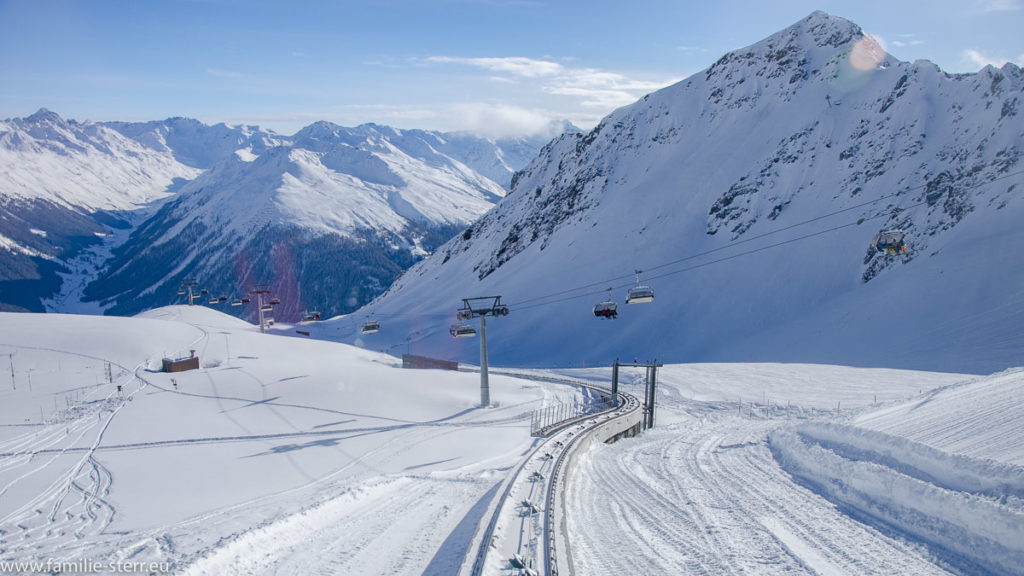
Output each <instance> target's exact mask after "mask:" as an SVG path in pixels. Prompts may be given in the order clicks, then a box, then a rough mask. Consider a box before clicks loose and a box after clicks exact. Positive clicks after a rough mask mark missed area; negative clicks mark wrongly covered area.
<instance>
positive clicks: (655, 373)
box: [650, 360, 658, 428]
mask: <svg viewBox="0 0 1024 576" xmlns="http://www.w3.org/2000/svg"><path fill="white" fill-rule="evenodd" d="M657 382H658V361H657V360H655V361H654V366H651V425H650V428H654V387H655V385H656V384H657Z"/></svg>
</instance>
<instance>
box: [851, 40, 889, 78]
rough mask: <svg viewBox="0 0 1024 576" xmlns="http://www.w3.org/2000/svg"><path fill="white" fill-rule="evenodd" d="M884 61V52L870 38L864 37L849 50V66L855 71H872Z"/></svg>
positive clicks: (876, 42)
mask: <svg viewBox="0 0 1024 576" xmlns="http://www.w3.org/2000/svg"><path fill="white" fill-rule="evenodd" d="M883 60H885V50H884V49H883V48H882V47H881V45H879V44H878V41H877V40H875V39H874V38H872V37H871V36H864V37H863V38H861V39H860V40H858V41H857V43H856V44H854V45H853V49H852V50H850V65H851V66H853V67H854V68H856V69H857V70H863V71H865V72H866V71H868V70H874V69H876V68H878V65H879V64H881V63H882V61H883Z"/></svg>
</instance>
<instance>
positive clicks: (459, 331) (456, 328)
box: [448, 324, 476, 338]
mask: <svg viewBox="0 0 1024 576" xmlns="http://www.w3.org/2000/svg"><path fill="white" fill-rule="evenodd" d="M448 332H450V333H451V335H452V338H472V337H473V336H476V328H473V327H472V326H470V325H469V324H452V325H451V326H449V327H448Z"/></svg>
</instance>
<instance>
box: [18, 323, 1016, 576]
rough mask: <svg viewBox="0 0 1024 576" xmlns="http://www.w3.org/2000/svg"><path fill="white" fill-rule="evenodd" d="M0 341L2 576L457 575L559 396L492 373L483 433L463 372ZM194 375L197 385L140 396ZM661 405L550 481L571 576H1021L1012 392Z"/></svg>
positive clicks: (722, 367)
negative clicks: (91, 575)
mask: <svg viewBox="0 0 1024 576" xmlns="http://www.w3.org/2000/svg"><path fill="white" fill-rule="evenodd" d="M0 322H3V325H4V327H5V330H4V332H3V335H2V336H0V562H3V563H4V564H3V565H2V566H0V569H2V570H3V571H6V572H18V571H21V572H30V571H31V570H32V568H33V567H32V566H30V565H29V564H22V565H15V564H12V563H18V562H37V563H38V564H37V565H36V566H35V568H36V571H37V572H40V571H42V572H47V571H49V572H58V571H63V572H72V571H74V570H85V571H92V572H103V571H110V570H111V568H118V567H120V568H122V569H131V570H134V571H137V572H138V571H141V572H150V571H151V572H169V573H184V574H261V573H279V574H313V573H347V574H456V573H458V572H459V570H460V567H462V568H465V567H466V566H467V565H471V563H469V564H467V563H465V562H464V556H465V554H466V552H467V550H469V549H470V548H471V544H472V543H473V541H474V539H475V538H477V537H478V536H479V535H480V532H481V529H482V528H481V527H482V525H483V524H484V523H485V522H486V520H488V518H487V510H488V505H489V504H491V503H493V501H494V499H495V498H496V497H497V496H498V494H499V487H500V486H501V484H502V482H503V481H504V480H505V479H506V478H508V477H509V476H510V475H511V474H513V473H514V472H515V471H517V469H518V468H519V465H520V464H521V463H522V462H523V461H524V458H525V457H526V456H527V455H528V454H530V453H531V452H533V449H534V448H538V447H539V446H541V445H540V444H539V443H540V442H543V440H535V439H533V438H531V437H530V434H529V432H530V422H531V415H532V412H533V410H535V409H538V408H541V407H543V406H546V405H551V404H552V403H555V402H565V401H572V400H574V399H577V398H579V397H580V396H581V394H580V392H579V391H578V390H577V389H575V388H574V387H571V386H567V385H565V384H559V383H553V382H545V381H540V380H537V381H531V380H524V379H521V378H511V377H506V376H501V375H497V374H492V375H491V378H490V386H491V399H492V404H493V405H492V407H490V408H479V407H478V404H479V380H478V377H477V375H475V374H471V373H456V372H440V371H432V370H431V371H418V370H417V371H413V370H401V369H400V368H398V360H396V359H395V358H394V357H392V356H388V355H384V354H379V353H374V352H369V351H367V350H362V349H357V348H352V347H349V346H345V345H341V344H335V343H328V342H321V341H314V340H307V339H303V338H298V337H296V338H284V337H281V336H277V335H271V334H268V335H264V334H260V333H259V332H258V330H257V329H256V328H255V327H253V326H250V325H248V324H246V323H243V322H241V321H239V320H237V319H234V318H230V317H228V316H225V315H222V314H220V313H217V312H214V311H212V310H209V309H206V308H202V307H193V308H190V307H184V306H182V307H170V308H162V309H158V310H155V311H152V312H149V313H146V314H144V315H142V316H139V317H135V318H113V317H95V316H63V315H52V314H51V315H34V314H0ZM190 350H195V352H196V354H197V355H198V356H199V357H200V360H201V364H202V369H201V370H198V371H190V372H182V373H177V374H166V373H162V372H159V368H160V361H161V359H162V358H163V357H168V356H169V357H179V356H188V355H189V354H190ZM536 373H537V375H538V376H546V377H551V376H565V375H570V376H572V377H573V378H585V379H590V380H593V381H598V382H605V383H606V382H607V381H608V380H609V378H610V371H609V370H608V369H607V368H603V369H602V368H594V369H586V370H539V371H537V372H536ZM641 376H642V373H641V371H639V370H634V369H632V368H624V369H623V371H622V377H621V380H620V382H621V387H622V390H623V391H626V392H629V393H632V394H634V395H637V396H642V393H641V390H640V388H641V387H640V384H639V382H640V380H641ZM658 387H659V388H658V390H659V393H658V398H657V402H658V405H657V414H656V427H655V428H653V429H651V430H649V431H647V432H645V433H643V434H641V435H640V436H638V437H636V438H631V439H625V440H622V441H620V442H618V443H616V444H611V445H604V444H597V445H591V446H588V447H586V448H585V451H584V452H583V453H581V454H579V455H578V457H577V458H576V459H575V464H574V466H573V467H572V468H571V469H570V470H569V471H568V472H567V484H566V485H567V491H566V494H565V503H566V521H567V525H568V527H569V530H568V541H569V543H570V544H571V546H572V549H571V557H572V563H573V567H574V568H575V573H576V574H613V573H615V574H641V573H642V574H675V573H693V574H732V573H741V572H743V573H755V574H814V573H818V574H944V573H966V574H987V573H997V574H998V573H1020V568H1019V566H1021V565H1024V563H1022V562H1020V559H1021V558H1022V549H1024V504H1022V498H1024V468H1022V466H1024V442H1021V438H1022V436H1024V433H1022V429H1021V426H1022V424H1024V413H1022V411H1021V410H1020V402H1021V400H1022V395H1024V372H1022V371H1013V370H1011V371H1007V372H1003V373H999V374H996V375H992V376H987V377H979V376H971V375H958V374H942V373H925V372H915V371H901V370H883V369H857V368H845V367H835V366H821V365H785V364H693V365H671V366H665V367H663V368H662V369H661V370H659V372H658ZM535 537H536V534H535V533H533V534H530V535H529V538H535ZM47 562H49V564H50V566H49V567H47ZM61 562H63V564H60V563H61ZM150 563H153V564H150ZM495 566H501V567H500V568H497V569H495V568H494V567H495ZM463 573H466V571H465V570H464V572H463ZM485 573H501V574H514V573H516V571H515V570H513V569H511V568H509V567H508V566H507V564H505V563H502V562H500V561H499V562H497V563H495V562H493V561H489V562H488V564H487V565H486V567H485ZM563 573H564V570H563Z"/></svg>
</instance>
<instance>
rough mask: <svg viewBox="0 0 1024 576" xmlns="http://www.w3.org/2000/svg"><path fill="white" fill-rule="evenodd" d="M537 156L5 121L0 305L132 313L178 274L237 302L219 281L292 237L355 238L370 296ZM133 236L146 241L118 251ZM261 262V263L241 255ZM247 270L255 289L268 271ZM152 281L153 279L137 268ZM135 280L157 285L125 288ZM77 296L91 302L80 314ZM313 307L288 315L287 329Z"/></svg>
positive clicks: (324, 131)
mask: <svg viewBox="0 0 1024 576" xmlns="http://www.w3.org/2000/svg"><path fill="white" fill-rule="evenodd" d="M541 144H542V141H541V140H538V139H526V138H524V139H508V140H502V141H495V140H489V139H484V138H478V137H474V136H471V135H467V134H442V133H434V132H427V131H421V130H411V131H400V130H395V129H391V128H388V127H385V126H377V125H370V124H368V125H364V126H359V127H355V128H344V127H341V126H337V125H335V124H331V123H329V122H318V123H314V124H312V125H310V126H308V127H307V128H305V129H303V130H301V131H300V132H298V133H297V134H295V135H294V136H290V137H288V136H281V135H278V134H275V133H273V132H268V131H264V130H261V129H259V128H258V127H254V126H234V127H232V126H226V125H224V124H217V125H214V126H207V125H205V124H203V123H201V122H198V121H196V120H192V119H187V118H169V119H167V120H164V121H157V122H143V123H129V122H101V123H92V122H77V121H74V120H64V119H62V118H61V117H60V116H59V115H57V114H56V113H54V112H51V111H49V110H45V109H43V110H40V111H39V112H37V113H36V114H33V115H32V116H29V117H27V118H22V119H17V118H16V119H9V120H6V121H3V122H0V170H2V171H3V173H4V174H6V175H8V176H9V178H7V179H6V180H5V182H3V183H2V184H0V197H2V198H3V199H4V202H5V210H4V212H3V213H0V244H2V246H3V247H4V248H6V250H3V251H2V253H0V259H4V260H5V261H7V262H9V266H7V269H8V273H7V274H6V275H4V276H0V302H2V303H3V304H0V305H3V306H7V307H13V308H11V309H30V310H41V309H42V307H43V306H44V305H45V306H46V308H47V309H49V310H76V311H92V312H101V311H104V310H108V311H112V312H118V313H134V312H138V311H139V310H142V309H143V307H145V306H157V305H162V304H166V303H168V302H169V301H171V300H170V299H169V298H171V297H173V294H172V291H174V290H176V287H177V284H179V283H180V282H181V280H182V278H181V276H182V275H190V276H198V275H203V274H206V275H207V276H209V275H210V274H219V275H220V276H221V278H220V279H218V280H215V279H204V282H207V283H209V286H210V287H211V288H214V287H216V288H217V289H218V290H223V291H230V292H238V291H240V290H244V289H245V287H240V286H236V285H234V283H233V282H234V278H229V277H228V276H225V272H224V271H225V270H226V269H229V268H232V267H233V266H234V265H236V264H237V263H238V260H237V258H238V256H239V251H240V246H241V245H242V244H244V243H245V242H247V241H250V240H251V239H252V238H251V237H252V235H254V234H257V233H259V232H260V231H265V229H267V227H268V226H269V227H272V228H278V227H283V228H291V229H293V230H294V232H289V233H288V235H289V236H298V237H306V236H310V235H312V236H317V237H322V236H325V235H326V236H332V237H336V238H334V240H332V241H331V242H335V241H338V242H348V243H350V244H351V246H349V247H348V248H349V251H350V252H351V250H352V249H355V250H356V251H367V250H364V249H363V248H360V247H359V246H361V245H363V244H365V243H366V241H367V239H368V238H370V239H371V240H372V242H375V243H376V244H379V246H378V247H377V248H371V249H369V250H368V252H369V253H370V255H367V254H363V255H362V256H359V257H356V258H355V259H356V260H358V259H359V258H363V259H365V258H367V257H368V258H370V259H371V260H373V262H368V263H367V264H368V265H369V267H370V268H369V270H370V272H371V274H370V275H371V276H373V275H376V276H380V277H381V278H380V279H376V278H371V279H368V280H367V281H366V282H365V283H364V284H365V285H363V286H362V288H365V289H367V290H369V291H370V292H371V293H373V294H376V293H378V292H379V291H380V290H383V288H385V287H386V286H387V285H388V284H389V283H390V279H391V278H393V277H394V276H395V275H397V273H399V272H400V271H401V270H402V269H404V268H405V267H407V266H408V265H409V264H411V263H412V262H413V261H414V260H415V259H416V258H418V257H420V256H422V255H423V254H426V253H427V252H428V251H429V250H430V249H431V248H433V247H434V246H436V245H437V244H439V243H440V242H441V241H443V240H444V239H447V236H449V235H450V234H453V233H454V231H455V230H456V229H458V228H460V227H462V226H464V225H466V224H468V223H469V222H471V221H472V220H474V219H475V218H476V217H478V216H479V215H480V214H482V213H483V212H484V211H486V210H487V209H489V208H490V206H491V205H493V203H494V201H496V200H497V199H499V198H500V197H501V196H503V195H504V193H505V190H504V189H503V188H502V187H501V185H500V184H498V183H497V182H496V181H494V180H491V179H490V178H488V176H491V177H493V178H495V179H497V181H498V182H501V181H504V182H508V181H509V180H510V179H511V175H512V173H513V172H514V170H515V169H516V168H517V167H521V166H523V165H525V163H526V161H527V160H528V159H529V158H532V156H533V154H535V153H536V150H537V149H538V148H539V147H540V146H541ZM531 150H532V154H531V153H530V151H531ZM477 168H479V169H480V170H481V171H483V172H478V171H477ZM485 174H486V175H485ZM169 203H170V204H169ZM162 209H166V212H163V213H161V212H160V210H162ZM164 225H165V226H166V228H165V229H162V230H160V229H159V227H160V226H164ZM136 228H140V229H144V230H145V233H140V234H137V235H136V236H135V238H134V239H133V240H132V244H131V245H130V247H129V248H120V249H119V247H120V246H121V245H122V244H123V243H124V242H125V241H126V240H127V239H128V237H129V234H130V233H133V231H136ZM186 229H187V231H186ZM200 229H202V232H201V231H200ZM183 232H185V235H184V236H182V237H180V238H179V237H178V236H179V234H182V233H183ZM225 235H227V236H230V239H229V240H224V241H223V242H230V243H231V245H230V246H227V245H221V246H218V247H216V248H215V249H213V250H212V251H211V249H210V247H209V245H210V244H211V243H215V241H214V239H213V237H214V236H217V237H218V238H220V237H221V236H225ZM438 235H440V236H441V237H438ZM374 239H377V240H379V241H377V240H374ZM264 240H267V238H264ZM197 242H202V244H197ZM223 242H222V244H223ZM172 246H176V247H175V248H173V250H172ZM115 249H119V251H118V252H117V253H116V254H114V253H111V250H115ZM333 249H337V247H335V248H333ZM129 252H130V254H129ZM172 252H173V253H172ZM391 252H396V253H395V254H389V253H391ZM397 252H406V253H407V254H405V255H399V254H397ZM268 257H269V255H267V254H266V251H265V250H260V251H256V252H254V253H253V254H249V255H247V256H246V258H248V259H252V260H256V261H257V263H258V262H259V261H261V260H265V259H266V258H268ZM170 259H173V260H175V262H174V263H170ZM225 263H233V264H225ZM257 265H258V266H261V267H262V268H263V271H262V272H260V274H264V273H265V271H266V269H267V268H269V266H268V265H267V264H266V262H264V263H263V264H257ZM325 266H326V265H324V264H320V265H319V267H320V268H321V269H322V268H324V267H325ZM352 266H356V267H358V265H355V264H353V265H352ZM157 267H159V268H162V269H163V273H161V274H159V275H157V274H155V273H154V271H153V270H151V269H149V268H157ZM350 267H351V266H350ZM186 268H188V270H186ZM230 276H232V277H233V276H234V274H232V275H230ZM355 276H358V273H356V274H355ZM111 278H113V280H111ZM140 278H145V280H144V282H155V283H156V284H152V283H150V284H144V285H137V282H138V281H139V279H140ZM97 279H99V280H100V281H99V282H98V283H97V284H95V285H94V286H87V285H88V284H90V283H92V282H93V281H95V280H97ZM252 280H253V281H258V279H256V278H253V279H252ZM352 281H353V277H349V278H347V279H346V280H345V282H346V283H347V284H346V285H348V284H351V282H352ZM115 282H117V283H121V284H120V285H118V286H114V283H115ZM161 282H168V284H167V285H166V286H161V285H159V283H161ZM266 282H268V283H273V282H274V280H273V278H267V279H266ZM321 283H322V281H321ZM328 283H329V282H328ZM335 288H337V287H335ZM288 289H289V290H291V291H293V292H294V291H295V290H296V287H294V286H293V287H290V288H288ZM347 290H348V288H344V289H343V290H342V291H343V292H344V291H347ZM315 292H317V293H318V294H321V296H319V297H318V299H319V300H320V301H321V302H322V301H324V297H323V296H322V291H321V290H319V289H318V290H316V291H315ZM86 293H88V294H89V295H90V297H91V298H92V303H90V304H86V305H82V304H79V301H80V300H81V299H82V298H83V297H85V294H86ZM124 293H127V294H132V295H138V294H150V295H153V294H159V295H160V296H159V298H157V299H154V300H151V301H150V300H146V301H144V302H143V301H135V298H134V297H133V298H130V299H128V300H125V299H123V298H122V302H121V303H120V307H119V304H118V302H117V299H118V298H119V297H120V296H119V295H121V294H124ZM41 300H42V301H41ZM357 301H361V300H360V299H358V298H357ZM325 304H328V303H324V304H319V303H317V302H311V301H307V302H294V303H293V304H292V306H291V307H292V308H294V310H291V311H290V314H298V311H300V310H301V309H302V308H303V307H306V306H310V307H316V306H318V305H321V306H322V305H325ZM347 306H348V305H338V307H333V306H327V308H328V309H329V310H330V311H332V312H338V311H341V310H342V309H349V308H348V307H347Z"/></svg>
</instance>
